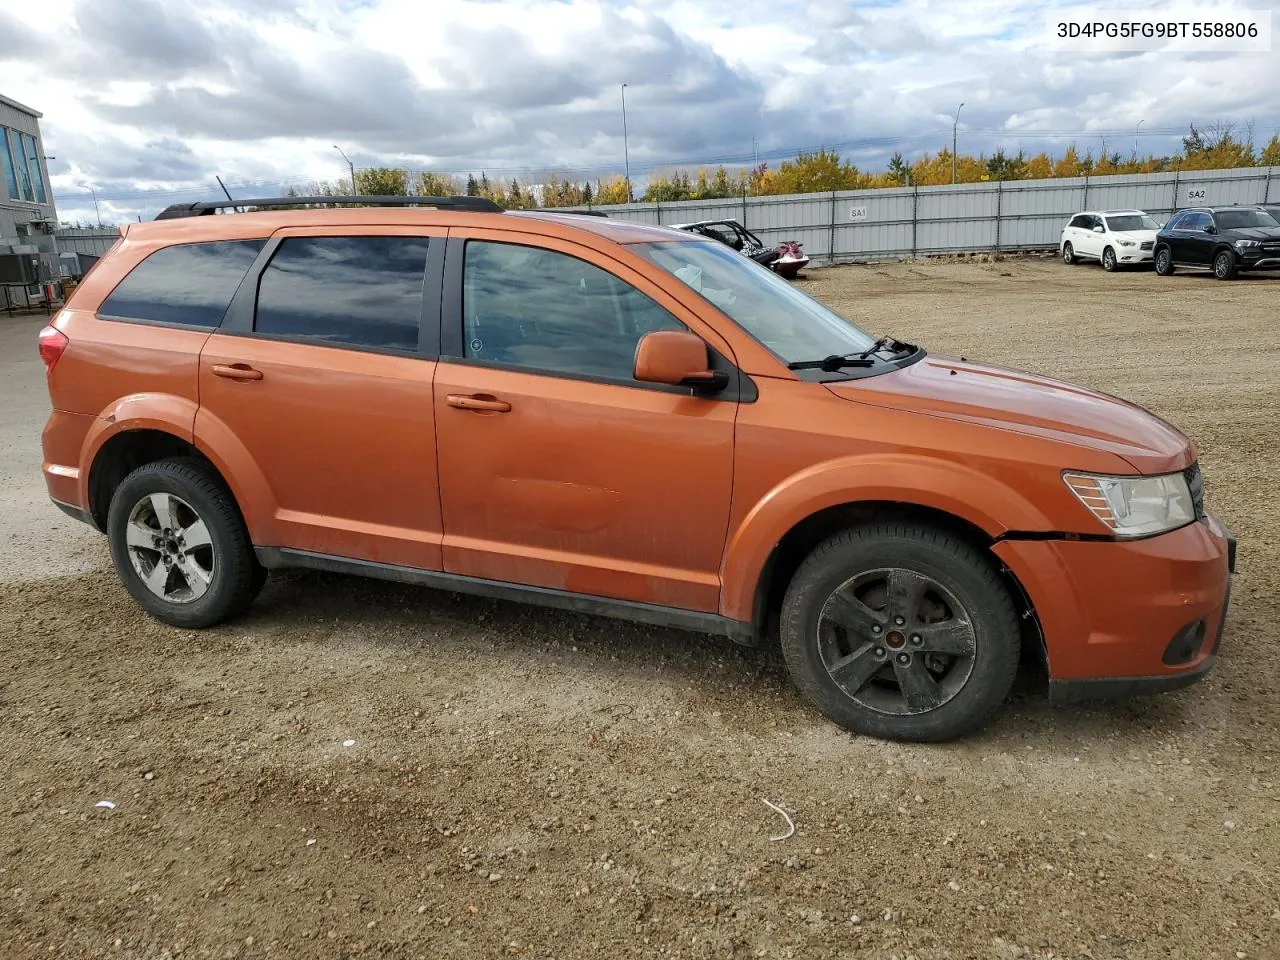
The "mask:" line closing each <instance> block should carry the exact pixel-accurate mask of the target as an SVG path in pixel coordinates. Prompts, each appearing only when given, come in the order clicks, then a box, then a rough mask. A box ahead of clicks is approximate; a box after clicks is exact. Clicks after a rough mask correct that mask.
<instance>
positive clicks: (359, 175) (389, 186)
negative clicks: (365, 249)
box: [356, 167, 409, 197]
mask: <svg viewBox="0 0 1280 960" xmlns="http://www.w3.org/2000/svg"><path fill="white" fill-rule="evenodd" d="M356 187H357V188H358V189H359V191H360V194H361V195H362V196H366V197H369V196H374V197H403V196H405V195H406V194H407V193H408V192H409V172H408V171H407V170H396V169H395V168H393V167H366V168H365V169H363V170H357V171H356Z"/></svg>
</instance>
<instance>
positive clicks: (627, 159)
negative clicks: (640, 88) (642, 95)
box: [622, 83, 631, 203]
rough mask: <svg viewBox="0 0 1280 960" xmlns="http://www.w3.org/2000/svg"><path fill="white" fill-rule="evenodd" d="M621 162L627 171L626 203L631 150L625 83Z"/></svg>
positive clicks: (623, 86)
mask: <svg viewBox="0 0 1280 960" xmlns="http://www.w3.org/2000/svg"><path fill="white" fill-rule="evenodd" d="M622 162H623V163H624V164H625V166H626V171H627V203H630V202H631V151H630V150H629V149H628V148H627V85H626V84H625V83H624V84H623V85H622Z"/></svg>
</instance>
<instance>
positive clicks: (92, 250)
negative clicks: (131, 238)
mask: <svg viewBox="0 0 1280 960" xmlns="http://www.w3.org/2000/svg"><path fill="white" fill-rule="evenodd" d="M54 236H55V237H56V238H57V241H58V252H59V253H83V254H87V255H88V256H91V257H100V256H102V254H104V253H106V252H107V250H108V249H109V248H110V246H111V245H112V244H113V243H115V242H116V240H118V239H119V238H120V234H119V233H118V232H117V231H116V230H114V229H113V228H111V227H103V228H101V229H98V228H96V227H88V228H86V227H60V228H59V229H58V230H57V232H56V233H55V234H54Z"/></svg>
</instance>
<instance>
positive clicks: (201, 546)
mask: <svg viewBox="0 0 1280 960" xmlns="http://www.w3.org/2000/svg"><path fill="white" fill-rule="evenodd" d="M107 541H108V544H109V546H110V548H111V559H112V561H113V562H114V563H115V567H116V572H117V573H118V574H119V575H120V579H121V580H122V581H123V583H124V585H125V589H127V590H128V591H129V593H130V594H131V595H132V596H133V598H134V599H135V600H137V601H138V603H139V604H141V606H142V607H143V608H144V609H145V610H146V611H147V612H148V613H150V614H151V615H152V616H153V617H155V618H156V619H157V620H160V621H162V622H164V623H167V624H170V625H172V626H175V627H186V628H202V627H212V626H215V625H217V624H219V623H222V622H223V621H225V620H228V619H230V618H231V617H234V616H236V615H237V614H239V613H241V612H243V611H244V609H245V608H246V607H248V606H249V604H250V603H251V602H252V601H253V598H254V596H255V595H256V593H257V591H258V590H259V589H261V587H262V585H263V583H264V582H265V580H266V577H265V570H263V569H262V568H261V567H260V566H259V564H258V562H257V559H256V558H255V557H254V554H253V545H252V544H251V543H250V542H249V532H248V530H247V529H246V528H245V525H244V520H243V519H242V518H241V516H240V511H239V509H238V508H237V507H236V504H235V501H234V500H233V499H232V497H231V495H230V493H229V492H228V491H227V490H226V488H225V487H224V486H223V485H222V483H221V482H220V481H219V480H218V478H217V475H216V474H215V473H214V472H213V470H212V469H211V468H209V467H208V466H207V465H206V464H205V463H204V462H203V461H201V460H198V459H195V458H181V459H174V460H160V461H157V462H155V463H148V464H145V465H143V466H141V467H139V468H138V469H136V470H134V471H133V472H132V473H130V474H129V475H128V476H127V477H125V478H124V480H123V481H121V483H120V486H119V487H117V488H116V492H115V495H114V496H112V498H111V506H110V507H109V509H108V512H107Z"/></svg>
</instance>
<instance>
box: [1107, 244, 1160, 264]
mask: <svg viewBox="0 0 1280 960" xmlns="http://www.w3.org/2000/svg"><path fill="white" fill-rule="evenodd" d="M1115 251H1116V261H1117V262H1119V263H1150V262H1151V261H1152V260H1154V259H1155V250H1154V249H1148V250H1143V249H1142V248H1141V247H1116V248H1115Z"/></svg>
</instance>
